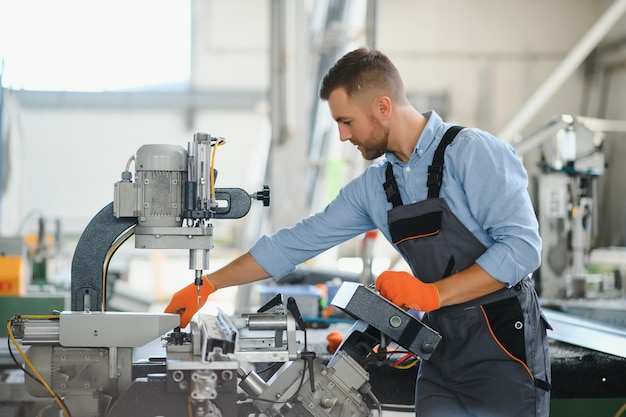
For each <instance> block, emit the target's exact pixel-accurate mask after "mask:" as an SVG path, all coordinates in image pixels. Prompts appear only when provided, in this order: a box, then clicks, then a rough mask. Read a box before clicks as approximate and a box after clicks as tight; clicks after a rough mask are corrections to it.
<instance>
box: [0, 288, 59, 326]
mask: <svg viewBox="0 0 626 417" xmlns="http://www.w3.org/2000/svg"><path fill="white" fill-rule="evenodd" d="M69 305H70V294H69V293H51V294H41V295H26V296H21V297H20V296H0V319H1V320H2V323H6V322H7V321H8V320H9V319H10V318H11V317H13V316H15V315H48V314H52V312H53V311H55V310H58V311H65V310H69ZM8 336H9V335H8V334H7V328H6V324H5V325H4V326H0V337H8Z"/></svg>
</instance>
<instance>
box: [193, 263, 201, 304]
mask: <svg viewBox="0 0 626 417" xmlns="http://www.w3.org/2000/svg"><path fill="white" fill-rule="evenodd" d="M194 283H195V284H196V289H197V291H198V298H197V300H196V302H197V303H198V305H200V286H201V285H202V270H201V269H196V279H195V281H194Z"/></svg>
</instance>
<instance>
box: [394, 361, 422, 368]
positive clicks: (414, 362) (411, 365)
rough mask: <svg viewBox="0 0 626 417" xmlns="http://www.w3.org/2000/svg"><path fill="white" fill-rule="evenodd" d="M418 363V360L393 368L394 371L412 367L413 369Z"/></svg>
mask: <svg viewBox="0 0 626 417" xmlns="http://www.w3.org/2000/svg"><path fill="white" fill-rule="evenodd" d="M418 362H419V359H416V360H414V361H413V362H411V363H410V364H408V365H396V366H394V368H395V369H410V368H412V367H414V366H415V365H416V364H417V363H418Z"/></svg>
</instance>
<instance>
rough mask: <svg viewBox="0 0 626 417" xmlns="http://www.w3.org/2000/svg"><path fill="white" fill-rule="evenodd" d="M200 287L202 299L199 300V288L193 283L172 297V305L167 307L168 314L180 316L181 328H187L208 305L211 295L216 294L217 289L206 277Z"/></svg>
mask: <svg viewBox="0 0 626 417" xmlns="http://www.w3.org/2000/svg"><path fill="white" fill-rule="evenodd" d="M202 281H203V282H202V285H200V299H198V287H196V284H194V283H191V284H189V285H187V286H186V287H185V288H183V289H182V290H179V291H177V292H175V293H174V295H172V299H171V300H170V303H169V304H168V305H167V307H165V312H166V313H173V314H180V327H187V325H188V324H189V322H190V321H191V319H192V318H193V315H194V314H196V313H197V312H198V310H200V307H202V306H203V305H204V303H206V300H207V298H209V295H211V294H213V293H214V292H215V287H214V286H213V284H211V281H209V280H208V279H207V277H206V276H203V277H202Z"/></svg>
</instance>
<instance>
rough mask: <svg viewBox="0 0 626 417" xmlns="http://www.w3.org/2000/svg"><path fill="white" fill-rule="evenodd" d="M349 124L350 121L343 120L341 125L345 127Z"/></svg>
mask: <svg viewBox="0 0 626 417" xmlns="http://www.w3.org/2000/svg"><path fill="white" fill-rule="evenodd" d="M350 122H351V121H350V120H344V121H343V124H344V125H346V126H350Z"/></svg>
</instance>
